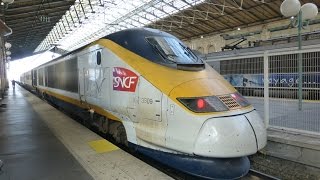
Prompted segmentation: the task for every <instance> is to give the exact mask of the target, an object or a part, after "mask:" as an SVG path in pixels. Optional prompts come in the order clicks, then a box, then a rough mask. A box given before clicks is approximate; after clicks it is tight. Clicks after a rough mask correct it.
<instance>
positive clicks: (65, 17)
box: [64, 16, 72, 31]
mask: <svg viewBox="0 0 320 180" xmlns="http://www.w3.org/2000/svg"><path fill="white" fill-rule="evenodd" d="M64 19H65V20H66V22H67V25H68V28H69V30H70V31H71V30H72V29H71V28H70V24H69V21H68V19H67V16H64Z"/></svg>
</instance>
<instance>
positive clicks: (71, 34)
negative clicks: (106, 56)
mask: <svg viewBox="0 0 320 180" xmlns="http://www.w3.org/2000/svg"><path fill="white" fill-rule="evenodd" d="M203 1H204V0H136V1H127V0H113V1H110V0H76V2H75V4H74V5H73V6H71V7H70V9H69V10H68V11H67V12H66V13H65V15H63V16H62V18H61V19H60V20H59V22H58V23H57V24H56V25H55V26H54V27H53V29H52V30H51V31H50V33H49V34H48V35H47V36H46V38H45V39H44V40H43V41H42V42H41V43H40V45H39V46H38V47H37V48H36V50H35V52H39V51H44V50H47V49H49V48H50V47H51V46H52V44H59V45H60V46H59V48H61V49H64V50H67V51H72V50H74V49H77V48H79V47H81V46H84V45H86V44H88V43H90V42H92V41H94V40H97V39H99V38H101V37H104V36H106V35H108V34H110V33H113V32H116V31H119V30H123V29H127V28H134V27H143V26H146V25H148V24H151V23H153V22H155V21H157V20H160V19H162V18H165V17H167V16H170V15H172V14H175V13H177V12H178V11H181V10H184V9H187V8H189V7H191V6H194V5H197V4H200V3H202V2H203Z"/></svg>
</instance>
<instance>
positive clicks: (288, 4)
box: [280, 0, 301, 17]
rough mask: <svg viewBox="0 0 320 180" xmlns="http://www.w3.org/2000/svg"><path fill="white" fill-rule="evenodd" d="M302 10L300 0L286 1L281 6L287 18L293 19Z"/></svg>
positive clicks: (282, 12)
mask: <svg viewBox="0 0 320 180" xmlns="http://www.w3.org/2000/svg"><path fill="white" fill-rule="evenodd" d="M300 8H301V4H300V1H299V0H285V1H283V2H282V4H281V6H280V11H281V14H283V15H284V16H285V17H291V16H295V15H297V14H298V13H299V11H300Z"/></svg>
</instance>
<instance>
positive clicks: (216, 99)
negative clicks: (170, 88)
mask: <svg viewBox="0 0 320 180" xmlns="http://www.w3.org/2000/svg"><path fill="white" fill-rule="evenodd" d="M177 100H178V101H179V102H181V103H182V104H183V105H184V106H186V107H187V108H188V109H189V110H191V111H193V112H196V113H206V112H221V111H228V110H234V109H239V108H242V107H247V106H250V103H249V102H248V101H247V100H246V99H245V98H244V97H243V96H241V94H240V93H238V92H236V93H232V94H225V95H219V96H206V97H195V98H177Z"/></svg>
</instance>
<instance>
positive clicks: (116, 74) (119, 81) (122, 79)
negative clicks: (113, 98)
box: [113, 67, 138, 92]
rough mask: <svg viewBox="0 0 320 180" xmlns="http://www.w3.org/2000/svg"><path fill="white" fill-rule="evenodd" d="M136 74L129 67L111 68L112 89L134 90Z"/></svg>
mask: <svg viewBox="0 0 320 180" xmlns="http://www.w3.org/2000/svg"><path fill="white" fill-rule="evenodd" d="M137 82H138V76H137V75H136V74H135V73H134V72H132V71H130V70H129V69H126V68H122V67H114V68H113V90H116V91H129V92H135V91H136V87H137Z"/></svg>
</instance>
